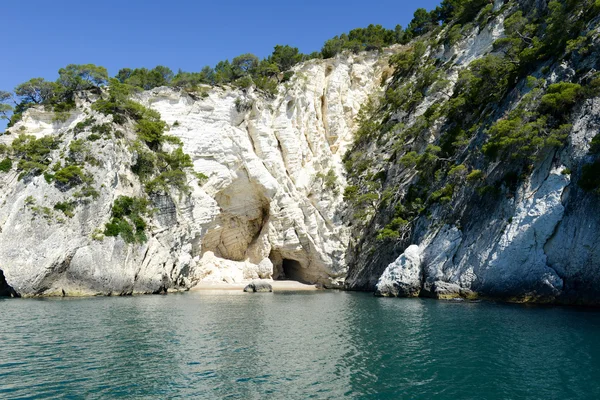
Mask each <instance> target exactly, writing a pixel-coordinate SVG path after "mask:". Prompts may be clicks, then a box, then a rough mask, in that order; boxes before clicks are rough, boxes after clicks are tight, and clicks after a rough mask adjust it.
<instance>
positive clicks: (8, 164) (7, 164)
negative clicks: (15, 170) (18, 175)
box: [0, 157, 13, 172]
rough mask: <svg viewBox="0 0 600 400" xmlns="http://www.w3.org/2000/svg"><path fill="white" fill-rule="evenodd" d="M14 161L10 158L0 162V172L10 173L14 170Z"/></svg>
mask: <svg viewBox="0 0 600 400" xmlns="http://www.w3.org/2000/svg"><path fill="white" fill-rule="evenodd" d="M12 165H13V163H12V160H11V159H10V158H8V157H7V158H5V159H4V160H2V161H0V172H8V171H10V170H11V168H12Z"/></svg>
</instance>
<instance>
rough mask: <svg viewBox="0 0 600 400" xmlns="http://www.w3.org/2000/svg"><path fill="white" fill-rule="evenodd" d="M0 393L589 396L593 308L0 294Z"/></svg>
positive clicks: (593, 382) (306, 296)
mask: <svg viewBox="0 0 600 400" xmlns="http://www.w3.org/2000/svg"><path fill="white" fill-rule="evenodd" d="M0 398H1V399H13V398H15V399H16V398H19V399H20V398H23V399H25V398H28V399H29V398H34V399H37V398H69V399H77V398H85V399H108V398H153V399H167V398H207V399H213V398H227V399H238V398H240V399H249V398H250V399H253V398H255V399H262V398H274V399H290V398H292V399H305V398H316V399H338V398H357V399H363V398H364V399H400V398H406V399H429V398H436V399H594V398H600V312H599V311H595V310H586V309H578V308H566V307H532V306H529V307H527V306H518V305H507V304H495V303H486V302H481V303H465V302H442V301H434V300H423V299H412V300H409V299H382V298H375V297H373V296H371V295H369V294H363V293H344V292H316V293H275V294H241V293H240V294H238V293H237V292H236V293H224V294H223V293H221V294H217V293H209V292H207V293H186V294H181V295H167V296H140V297H128V298H127V297H126V298H110V297H109V298H90V299H42V300H39V299H12V300H0Z"/></svg>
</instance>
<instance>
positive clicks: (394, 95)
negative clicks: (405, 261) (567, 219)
mask: <svg viewBox="0 0 600 400" xmlns="http://www.w3.org/2000/svg"><path fill="white" fill-rule="evenodd" d="M499 12H502V13H504V14H505V15H507V18H506V19H505V20H504V27H505V35H504V36H503V37H502V38H500V39H499V40H497V41H496V42H495V43H494V51H493V52H492V53H490V54H488V55H487V56H484V57H482V58H479V59H477V60H475V61H473V62H472V63H471V64H470V65H469V66H468V67H467V68H461V69H459V70H458V79H457V80H456V82H455V83H454V84H453V83H452V82H453V81H452V80H451V78H450V75H451V72H450V71H451V69H450V68H452V61H453V60H450V61H447V60H446V64H444V62H443V61H442V60H441V59H440V58H439V56H436V54H442V53H443V50H444V49H448V48H449V46H452V45H454V44H456V43H457V42H459V41H460V40H462V39H464V38H465V37H466V36H467V35H468V34H471V33H472V32H473V31H474V30H476V29H477V27H478V26H480V27H481V26H483V25H485V24H486V23H487V21H488V20H489V19H490V18H493V17H494V15H497V13H499ZM599 15H600V2H598V1H595V0H580V1H575V0H565V1H556V0H553V1H550V2H549V3H548V7H543V6H540V7H538V6H535V5H532V4H531V3H527V2H507V3H506V4H505V5H504V7H503V8H502V9H501V10H496V11H494V8H493V6H492V4H491V2H488V1H485V0H484V1H481V0H474V1H459V0H444V1H443V2H442V4H441V5H440V6H439V7H437V8H436V9H435V10H433V11H431V12H426V11H425V10H423V9H420V10H417V12H416V13H415V17H414V19H413V20H412V22H411V23H410V25H409V26H408V28H407V29H406V30H405V31H404V32H403V37H402V39H401V40H402V41H404V42H406V41H408V40H411V39H412V41H411V42H410V43H409V45H408V46H406V47H405V48H404V49H403V50H402V51H400V52H399V53H397V54H396V55H394V56H393V57H391V59H390V66H391V67H393V68H394V74H393V76H392V77H391V79H389V80H388V81H387V84H386V85H385V86H384V89H383V94H382V95H381V96H379V97H376V98H372V99H371V100H370V101H369V102H368V103H367V104H365V105H363V108H362V110H361V112H360V113H359V116H358V122H359V129H358V132H357V135H356V139H355V143H354V146H353V147H352V148H351V149H350V150H349V151H348V153H347V154H346V155H345V158H344V161H345V165H346V169H347V173H348V178H349V184H350V186H348V187H347V189H346V191H345V193H344V198H345V199H346V200H347V201H349V202H350V204H351V205H352V209H353V210H354V214H353V217H352V222H353V224H354V225H355V226H356V227H357V229H360V230H364V229H365V228H368V227H370V228H368V229H378V234H377V238H378V239H379V240H380V241H384V242H387V241H393V242H403V241H404V240H407V239H408V238H409V237H410V234H411V229H412V227H413V226H414V225H415V224H416V223H418V221H420V220H422V219H423V218H425V219H426V218H427V216H428V215H430V214H431V213H432V212H434V211H435V210H438V211H435V212H437V213H438V216H439V215H440V213H441V215H448V216H449V215H452V207H450V206H448V207H446V206H445V204H448V203H451V202H453V201H454V200H457V194H458V193H461V195H462V196H463V198H472V197H470V196H475V199H478V200H472V201H483V200H484V199H489V198H490V196H491V197H494V196H498V195H499V194H500V193H505V194H506V195H507V196H512V195H513V194H511V192H514V190H516V188H517V186H518V183H519V182H520V181H521V180H523V179H525V178H526V177H527V176H528V174H529V173H530V172H531V170H532V168H533V165H534V164H535V163H536V162H539V161H540V160H542V159H543V158H545V157H548V156H552V155H553V154H555V151H556V150H559V149H561V148H563V147H564V146H565V145H566V144H567V143H568V141H567V138H568V136H569V132H570V131H571V129H572V125H571V119H572V112H573V110H574V107H575V106H576V105H578V104H581V102H582V101H584V100H585V99H586V98H590V97H594V96H597V95H598V94H600V90H599V87H600V79H599V74H597V73H596V72H595V70H594V69H593V68H592V67H593V66H592V65H586V64H585V63H582V64H583V65H586V66H585V68H583V69H580V70H577V71H576V72H575V73H573V74H565V73H564V72H563V73H560V72H559V73H554V74H551V71H553V70H556V71H561V69H560V67H559V66H560V65H561V63H565V62H567V63H568V62H572V61H577V60H582V57H585V56H586V55H589V54H590V53H591V52H592V51H594V49H595V48H594V46H595V45H594V41H593V30H591V29H590V27H591V26H593V25H592V24H590V22H591V21H592V20H593V19H594V18H597V17H598V16H599ZM440 26H441V29H443V30H441V31H440V30H439V29H440ZM434 31H435V32H440V33H441V34H440V35H438V36H434V35H431V34H430V33H431V32H434ZM417 36H420V37H419V38H418V39H417V40H414V38H415V37H417ZM396 40H400V39H399V36H397V38H396ZM595 50H598V49H595ZM428 54H429V55H428ZM542 66H543V68H541V67H542ZM540 69H541V71H540ZM455 71H456V70H455ZM452 73H455V72H454V71H453V72H452ZM452 86H453V87H452ZM425 98H429V101H430V103H428V105H427V109H426V110H425V111H424V112H421V113H420V114H419V116H418V117H416V118H415V117H414V112H415V111H416V110H417V109H418V108H420V107H421V108H422V107H423V100H424V99H425ZM432 99H433V102H431V100H432ZM502 110H508V111H502ZM377 149H386V150H385V152H384V153H383V154H386V153H389V152H392V155H391V156H388V157H389V158H387V157H386V159H384V160H382V161H378V160H377V157H374V156H373V154H372V152H373V151H377ZM598 149H600V138H598V139H596V138H594V140H592V143H591V148H590V153H591V154H592V155H594V156H597V155H598V154H599V153H600V150H598ZM498 164H500V165H501V168H499V169H497V170H500V171H504V173H503V174H501V175H498V174H491V175H490V176H488V175H487V174H486V172H484V171H487V170H488V167H490V166H492V165H498ZM598 165H599V164H598V161H593V162H592V163H591V164H588V165H584V166H583V167H582V169H581V171H580V173H578V174H577V175H575V176H574V179H578V183H579V185H580V186H581V187H582V188H583V189H585V190H588V191H595V190H598V188H600V181H598V179H597V176H600V172H599V170H598ZM567 173H571V172H570V171H567ZM465 196H466V197H465ZM445 207H446V208H445ZM439 210H446V211H439ZM403 243H404V242H403Z"/></svg>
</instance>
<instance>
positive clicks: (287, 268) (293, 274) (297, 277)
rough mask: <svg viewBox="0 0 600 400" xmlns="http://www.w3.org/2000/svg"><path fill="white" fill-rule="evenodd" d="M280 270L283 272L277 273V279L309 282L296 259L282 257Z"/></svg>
mask: <svg viewBox="0 0 600 400" xmlns="http://www.w3.org/2000/svg"><path fill="white" fill-rule="evenodd" d="M281 270H282V272H283V274H280V275H279V277H278V279H280V280H282V279H287V280H290V281H298V282H301V283H310V282H308V281H307V280H306V279H305V276H304V273H303V272H302V265H301V264H300V263H299V262H298V261H296V260H291V259H288V258H284V259H283V262H282V263H281Z"/></svg>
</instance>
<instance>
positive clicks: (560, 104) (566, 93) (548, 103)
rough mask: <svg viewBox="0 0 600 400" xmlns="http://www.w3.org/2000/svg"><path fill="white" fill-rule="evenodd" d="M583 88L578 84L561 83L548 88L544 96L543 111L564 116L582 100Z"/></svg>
mask: <svg viewBox="0 0 600 400" xmlns="http://www.w3.org/2000/svg"><path fill="white" fill-rule="evenodd" d="M582 91H583V89H582V87H581V85H579V84H577V83H571V82H560V83H555V84H552V85H550V86H548V90H547V91H546V94H545V95H544V96H542V104H541V106H542V110H543V111H546V112H549V113H552V114H554V115H558V116H560V115H564V114H566V113H567V112H568V111H569V110H570V109H571V107H573V105H574V104H575V103H576V102H577V101H578V100H579V99H580V98H581V95H582Z"/></svg>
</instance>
